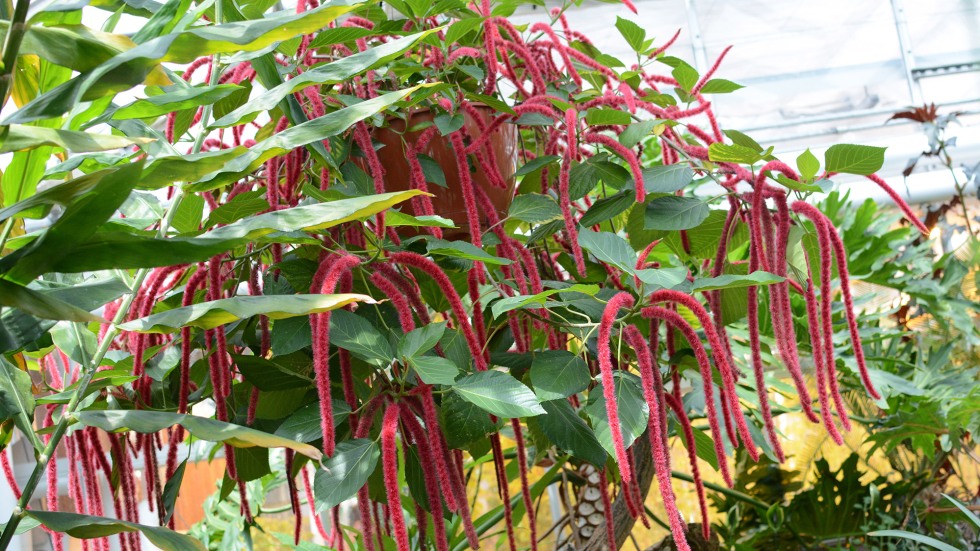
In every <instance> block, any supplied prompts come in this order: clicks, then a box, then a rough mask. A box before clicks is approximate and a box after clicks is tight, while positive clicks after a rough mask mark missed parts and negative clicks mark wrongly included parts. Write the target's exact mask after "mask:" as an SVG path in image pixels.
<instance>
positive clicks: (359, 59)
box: [211, 29, 439, 128]
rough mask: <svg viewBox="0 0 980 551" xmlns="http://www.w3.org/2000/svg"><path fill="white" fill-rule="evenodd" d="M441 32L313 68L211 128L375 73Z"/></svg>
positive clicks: (235, 122)
mask: <svg viewBox="0 0 980 551" xmlns="http://www.w3.org/2000/svg"><path fill="white" fill-rule="evenodd" d="M438 30H439V29H430V30H428V31H425V32H421V33H416V34H413V35H409V36H406V37H402V38H399V39H397V40H392V41H391V42H387V43H385V44H381V45H380V46H375V47H373V48H370V49H368V50H365V51H363V52H358V53H356V54H354V55H350V56H346V57H342V58H340V59H338V60H337V61H333V62H331V63H326V64H324V65H319V66H317V67H314V68H313V69H310V70H309V71H306V72H305V73H303V74H301V75H299V76H297V77H295V78H291V79H289V80H287V81H286V82H284V83H282V84H280V85H278V86H276V87H274V88H272V89H271V90H264V91H261V92H260V93H259V95H258V96H257V97H255V98H254V99H252V100H251V101H249V102H248V103H246V104H245V105H243V106H241V107H239V108H238V109H235V110H234V111H232V112H231V113H228V114H227V115H225V116H224V117H221V118H220V119H218V120H216V121H214V123H213V124H212V125H211V127H212V128H226V127H229V126H235V125H238V124H242V123H243V122H249V121H250V120H252V119H253V118H255V115H256V114H258V113H263V112H267V111H271V110H272V109H274V108H275V107H276V106H277V105H279V102H280V101H282V100H283V99H284V98H286V97H287V96H289V95H291V94H293V93H295V92H298V91H300V90H303V89H304V88H307V87H309V86H314V85H322V84H336V83H338V82H344V81H347V80H350V79H351V78H353V77H355V76H357V75H359V74H361V73H364V72H365V71H368V70H371V69H374V68H376V67H378V66H380V65H383V64H385V63H387V62H388V61H390V60H392V59H394V58H396V57H398V56H400V55H401V54H403V53H405V51H407V50H408V49H410V48H412V47H413V46H415V45H416V44H417V43H418V42H419V41H420V40H422V39H424V38H425V37H427V36H429V35H430V34H432V33H434V32H436V31H438Z"/></svg>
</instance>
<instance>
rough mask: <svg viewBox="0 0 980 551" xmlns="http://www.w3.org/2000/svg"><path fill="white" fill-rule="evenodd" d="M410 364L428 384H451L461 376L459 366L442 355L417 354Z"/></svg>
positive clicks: (409, 361) (410, 360)
mask: <svg viewBox="0 0 980 551" xmlns="http://www.w3.org/2000/svg"><path fill="white" fill-rule="evenodd" d="M408 363H409V365H411V366H412V369H414V370H415V373H416V374H418V376H419V379H422V382H423V383H425V384H427V385H451V384H453V383H455V382H456V377H458V376H459V368H458V367H456V364H455V363H453V361H452V360H450V359H448V358H442V357H440V356H415V357H413V358H411V359H409V360H408Z"/></svg>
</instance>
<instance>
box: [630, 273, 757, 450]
mask: <svg viewBox="0 0 980 551" xmlns="http://www.w3.org/2000/svg"><path fill="white" fill-rule="evenodd" d="M660 301H665V302H672V303H676V304H680V305H682V306H684V307H685V308H687V309H688V310H690V311H691V312H692V313H693V314H694V315H695V317H697V318H698V322H699V323H700V324H701V328H702V329H703V330H704V334H705V336H707V338H708V344H709V345H710V346H711V354H712V357H714V359H715V364H716V365H717V366H718V371H719V372H720V373H721V379H722V382H723V383H724V384H723V386H722V392H724V393H726V394H727V397H726V398H727V400H728V404H729V406H730V408H731V410H732V411H731V413H732V416H733V417H735V424H736V426H737V427H738V433H739V435H741V437H742V442H743V443H744V444H745V451H746V452H747V453H748V454H749V457H751V458H752V460H753V461H758V459H759V451H758V449H757V448H756V447H755V442H754V441H753V440H752V434H751V433H750V432H749V428H748V425H747V423H746V421H745V413H744V412H743V411H742V409H741V408H740V407H738V404H739V402H738V394H737V393H736V392H735V375H734V373H735V367H734V363H732V362H731V360H730V357H729V356H728V349H727V348H726V347H725V345H724V343H723V342H722V340H721V338H720V337H719V336H718V333H717V331H716V330H715V326H714V324H713V323H712V319H711V316H709V314H708V312H707V310H705V309H704V307H703V306H701V303H700V302H698V301H697V300H695V299H694V297H692V296H690V295H688V294H685V293H682V292H680V291H674V290H669V289H661V290H658V291H654V292H653V293H651V294H650V302H660ZM673 314H674V315H675V316H676V315H677V314H676V313H675V312H674V313H673ZM643 315H644V316H646V313H644V314H643ZM648 317H649V316H648ZM675 319H683V318H680V317H679V316H678V317H677V318H675ZM684 324H685V325H687V324H686V322H685V323H684ZM669 325H670V326H673V327H675V328H676V329H678V330H679V331H681V332H683V333H684V334H685V337H687V338H688V341H690V339H691V337H690V335H689V334H688V331H687V330H690V331H691V333H690V334H691V335H693V330H691V327H690V325H687V330H685V329H684V328H682V327H678V326H677V325H676V324H674V323H670V324H669ZM691 344H692V348H693V343H691ZM698 346H700V342H699V343H698ZM702 350H703V347H702ZM695 352H696V350H695ZM709 373H710V372H709ZM703 375H704V374H703V372H702V377H703ZM705 383H706V384H708V383H710V377H709V379H708V380H706V381H705ZM710 407H714V406H713V404H712V405H711V406H710ZM715 436H716V438H718V437H720V436H721V435H720V434H719V435H715ZM718 444H719V442H716V443H715V445H716V447H717V445H718ZM736 445H737V443H736V442H732V446H736ZM719 461H721V457H719Z"/></svg>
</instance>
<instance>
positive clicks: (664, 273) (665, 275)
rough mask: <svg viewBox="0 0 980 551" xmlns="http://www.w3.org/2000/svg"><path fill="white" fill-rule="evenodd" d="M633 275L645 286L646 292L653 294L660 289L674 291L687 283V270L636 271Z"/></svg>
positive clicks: (683, 268) (649, 269) (679, 268)
mask: <svg viewBox="0 0 980 551" xmlns="http://www.w3.org/2000/svg"><path fill="white" fill-rule="evenodd" d="M633 275H635V276H636V277H638V278H639V279H640V281H642V282H643V284H644V288H643V289H644V291H645V292H646V293H652V292H654V291H656V290H658V289H673V288H674V287H677V286H678V285H681V284H684V283H686V282H687V268H685V267H678V268H646V269H643V270H636V271H635V272H633Z"/></svg>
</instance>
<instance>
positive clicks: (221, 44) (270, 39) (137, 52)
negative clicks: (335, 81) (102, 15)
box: [4, 0, 359, 124]
mask: <svg viewBox="0 0 980 551" xmlns="http://www.w3.org/2000/svg"><path fill="white" fill-rule="evenodd" d="M358 4H359V2H355V1H352V0H332V1H330V2H325V3H323V4H322V5H321V6H320V7H318V8H315V9H312V10H307V11H304V12H302V13H288V12H286V13H283V14H282V15H272V16H269V17H263V18H261V19H254V20H249V21H234V22H231V23H224V24H221V25H207V26H196V27H191V28H190V29H188V30H186V31H183V32H179V33H173V34H168V35H164V36H161V37H159V38H154V39H152V40H148V41H146V42H144V43H143V44H140V45H139V46H136V47H135V48H132V49H129V50H127V51H125V52H123V53H121V54H119V55H116V56H114V57H112V58H111V59H109V60H107V61H106V62H105V63H102V64H101V65H99V66H98V67H96V68H94V69H92V70H90V71H87V72H85V73H82V74H81V75H78V76H76V77H74V78H73V79H71V80H70V81H68V82H66V83H65V84H63V85H61V86H58V87H57V88H55V89H53V90H51V91H50V92H47V93H44V94H41V95H39V96H38V97H36V98H34V99H33V100H32V101H30V102H29V103H28V104H26V105H24V106H23V107H22V108H21V109H19V110H18V111H15V112H14V113H13V114H12V115H11V116H10V117H8V119H7V120H6V121H5V122H4V124H9V123H15V122H16V123H22V122H28V121H32V120H37V119H42V118H51V117H56V116H59V115H61V114H63V113H67V112H68V111H70V110H71V109H72V108H73V107H74V106H75V105H76V104H78V103H79V102H82V101H90V100H94V99H98V98H101V97H104V96H106V95H111V94H113V93H116V92H120V91H123V90H126V89H128V88H130V87H132V86H134V85H137V84H140V83H142V82H143V81H144V80H145V79H146V78H147V76H149V75H150V74H151V73H153V72H154V71H156V74H155V76H158V77H160V76H162V74H161V73H160V72H159V69H157V66H158V64H160V63H167V62H170V63H190V62H192V61H194V60H195V59H197V58H198V57H200V56H202V55H210V54H228V53H238V52H250V51H257V50H262V49H264V48H266V47H268V46H271V45H273V44H275V43H277V42H281V41H283V40H289V39H291V38H293V37H296V36H301V35H305V34H310V33H313V32H316V31H319V30H320V29H322V28H324V27H326V26H327V25H328V24H329V23H330V22H331V21H333V20H334V19H336V18H337V17H339V16H340V15H343V14H344V13H347V12H349V11H351V10H352V9H354V8H355V7H356V6H357V5H358ZM158 80H159V79H158Z"/></svg>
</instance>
